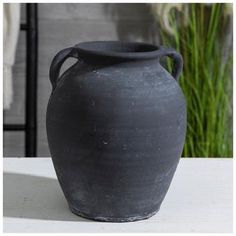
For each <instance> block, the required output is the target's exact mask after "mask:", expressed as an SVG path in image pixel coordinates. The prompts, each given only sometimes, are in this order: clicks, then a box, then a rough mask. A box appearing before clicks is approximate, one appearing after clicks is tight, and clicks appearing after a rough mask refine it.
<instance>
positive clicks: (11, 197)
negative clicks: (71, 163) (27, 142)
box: [3, 158, 233, 233]
mask: <svg viewBox="0 0 236 236" xmlns="http://www.w3.org/2000/svg"><path fill="white" fill-rule="evenodd" d="M3 167H4V177H3V191H4V195H3V204H4V207H3V215H4V218H3V230H4V232H91V233H92V232H96V233H99V232H100V233H102V232H104V233H105V232H117V233H122V232H142V233H145V232H177V233H181V232H218V233H220V232H232V228H233V223H232V218H233V187H232V185H233V161H232V159H201V158H189V159H181V161H180V163H179V166H178V168H177V171H176V174H175V176H174V179H173V181H172V184H171V186H170V189H169V191H168V193H167V195H166V198H165V199H164V201H163V204H162V206H161V209H160V211H159V212H158V213H157V214H156V215H155V216H153V217H151V218H149V219H147V220H143V221H137V222H131V223H101V222H95V221H90V220H87V219H83V218H81V217H78V216H76V215H74V214H72V213H71V212H70V211H69V209H68V206H67V202H66V200H65V198H64V196H63V193H62V191H61V189H60V187H59V184H58V182H57V179H56V175H55V172H54V169H53V165H52V162H51V159H50V158H28V159H26V158H4V166H3Z"/></svg>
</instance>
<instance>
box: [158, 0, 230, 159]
mask: <svg viewBox="0 0 236 236" xmlns="http://www.w3.org/2000/svg"><path fill="white" fill-rule="evenodd" d="M224 8H225V4H220V3H215V4H209V5H206V4H189V19H188V20H189V22H188V24H187V26H181V13H179V12H177V11H176V10H172V11H171V14H170V15H169V21H170V24H171V25H172V27H173V28H174V32H175V33H174V35H169V34H167V33H165V31H164V30H161V40H162V44H163V45H165V46H167V47H173V48H175V49H176V50H177V51H179V52H180V53H181V54H182V56H183V60H184V68H183V73H182V75H181V77H180V79H179V83H180V86H181V88H182V90H183V92H184V95H185V97H186V102H187V114H188V116H187V121H188V124H187V136H186V142H185V146H184V151H183V156H184V157H232V155H233V151H232V146H233V144H232V143H233V141H232V139H233V137H232V136H233V135H232V62H233V60H232V57H233V56H232V50H231V51H229V53H227V55H225V47H224V46H223V45H224V37H223V36H224V29H225V28H226V24H227V17H225V15H224V10H225V9H224ZM171 63H172V62H171V61H170V60H169V59H168V63H167V64H168V68H169V69H170V68H171V66H172V65H171Z"/></svg>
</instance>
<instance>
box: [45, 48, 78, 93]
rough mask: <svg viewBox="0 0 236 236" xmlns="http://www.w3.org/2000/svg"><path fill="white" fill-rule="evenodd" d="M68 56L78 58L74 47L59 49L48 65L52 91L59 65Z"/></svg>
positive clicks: (54, 86) (57, 75)
mask: <svg viewBox="0 0 236 236" xmlns="http://www.w3.org/2000/svg"><path fill="white" fill-rule="evenodd" d="M69 57H74V58H77V59H78V55H77V51H76V50H75V48H74V47H70V48H65V49H63V50H61V51H60V52H58V53H57V54H56V56H55V57H54V58H53V60H52V63H51V66H50V70H49V77H50V81H51V84H52V91H54V89H55V88H56V86H57V83H58V79H59V75H60V70H61V66H62V64H63V63H64V62H65V60H66V59H68V58H69Z"/></svg>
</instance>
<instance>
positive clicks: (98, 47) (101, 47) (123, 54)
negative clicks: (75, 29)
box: [75, 41, 159, 59]
mask: <svg viewBox="0 0 236 236" xmlns="http://www.w3.org/2000/svg"><path fill="white" fill-rule="evenodd" d="M75 48H76V49H77V50H78V54H79V55H78V56H80V53H82V54H87V55H90V56H103V57H104V56H107V57H112V58H121V59H122V58H123V59H152V58H155V57H157V56H158V52H159V47H158V46H155V45H152V44H148V43H141V42H122V41H90V42H83V43H79V44H77V45H76V46H75Z"/></svg>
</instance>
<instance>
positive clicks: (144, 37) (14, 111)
mask: <svg viewBox="0 0 236 236" xmlns="http://www.w3.org/2000/svg"><path fill="white" fill-rule="evenodd" d="M24 8H25V6H24V4H22V12H21V13H22V17H21V18H22V22H24V20H25V9H24ZM38 8H39V9H38V11H39V60H38V67H39V72H38V156H50V154H49V150H48V144H47V138H46V129H45V113H46V106H47V101H48V98H49V95H50V91H51V85H50V83H49V78H48V70H49V66H50V62H51V60H52V58H53V56H54V55H55V54H56V53H57V52H58V51H59V50H61V49H63V48H66V47H68V46H72V45H74V44H76V43H79V42H81V41H92V40H127V41H132V40H133V41H145V42H154V43H158V36H157V26H156V25H155V24H154V21H153V18H152V17H151V14H150V9H149V7H148V5H147V4H110V3H109V4H102V3H98V4H94V3H86V4H84V3H77V4H71V3H67V4H58V3H54V4H49V3H44V4H39V6H38ZM25 48H26V47H25V33H24V32H21V33H20V37H19V42H18V47H17V54H16V62H15V66H14V74H13V76H14V81H13V83H14V103H13V104H12V106H11V109H10V110H8V111H5V112H4V123H23V122H24V103H25V91H24V87H25ZM4 156H6V157H7V156H17V157H20V156H24V134H23V133H21V132H4Z"/></svg>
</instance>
